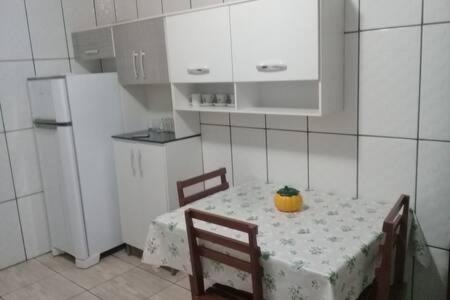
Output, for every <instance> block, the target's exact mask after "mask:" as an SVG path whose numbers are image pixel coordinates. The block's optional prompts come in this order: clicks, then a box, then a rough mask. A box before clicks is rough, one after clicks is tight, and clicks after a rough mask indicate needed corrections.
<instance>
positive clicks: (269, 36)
mask: <svg viewBox="0 0 450 300" xmlns="http://www.w3.org/2000/svg"><path fill="white" fill-rule="evenodd" d="M318 8H319V3H318V1H317V0H283V1H280V0H260V1H254V2H248V3H242V4H239V5H233V6H231V8H230V9H231V14H230V15H231V34H232V39H233V42H232V44H233V66H234V79H235V81H287V80H318V78H319V25H318V18H319V11H318ZM249 16H252V17H251V18H249Z"/></svg>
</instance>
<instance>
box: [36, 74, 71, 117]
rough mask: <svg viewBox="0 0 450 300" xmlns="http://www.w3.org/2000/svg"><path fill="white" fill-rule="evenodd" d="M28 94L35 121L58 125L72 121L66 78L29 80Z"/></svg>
mask: <svg viewBox="0 0 450 300" xmlns="http://www.w3.org/2000/svg"><path fill="white" fill-rule="evenodd" d="M28 92H29V98H30V103H31V114H32V116H33V119H34V120H44V121H48V122H56V123H68V122H70V121H71V118H70V107H69V101H68V96H67V88H66V79H65V77H57V78H53V79H45V78H42V79H40V78H33V79H29V80H28Z"/></svg>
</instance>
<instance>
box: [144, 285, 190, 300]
mask: <svg viewBox="0 0 450 300" xmlns="http://www.w3.org/2000/svg"><path fill="white" fill-rule="evenodd" d="M190 299H191V292H189V291H188V290H186V289H183V288H181V287H179V286H176V285H172V286H171V287H169V288H167V289H165V290H163V291H162V292H160V293H158V294H156V295H154V296H152V297H151V298H150V300H190Z"/></svg>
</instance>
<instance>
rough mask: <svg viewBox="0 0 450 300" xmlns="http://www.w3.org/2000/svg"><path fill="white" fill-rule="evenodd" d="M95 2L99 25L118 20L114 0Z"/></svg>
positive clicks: (98, 0)
mask: <svg viewBox="0 0 450 300" xmlns="http://www.w3.org/2000/svg"><path fill="white" fill-rule="evenodd" d="M94 4H95V15H96V17H97V25H98V26H102V25H108V24H113V23H115V22H116V9H115V7H114V0H95V1H94Z"/></svg>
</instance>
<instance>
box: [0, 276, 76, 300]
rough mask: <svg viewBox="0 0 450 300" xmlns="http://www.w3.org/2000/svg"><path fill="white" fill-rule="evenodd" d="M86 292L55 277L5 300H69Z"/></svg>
mask: <svg viewBox="0 0 450 300" xmlns="http://www.w3.org/2000/svg"><path fill="white" fill-rule="evenodd" d="M83 291H84V290H83V289H82V288H80V287H79V286H77V285H75V284H74V283H72V282H70V281H69V280H67V279H65V278H64V277H62V276H61V275H58V274H56V275H54V276H51V277H48V278H45V279H43V280H41V281H38V282H36V283H33V284H32V285H29V286H27V287H25V288H23V289H20V290H16V291H15V292H12V293H11V294H8V295H5V296H3V298H4V299H5V300H29V299H33V300H67V299H70V298H71V297H73V296H75V295H78V294H81V293H82V292H83Z"/></svg>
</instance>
